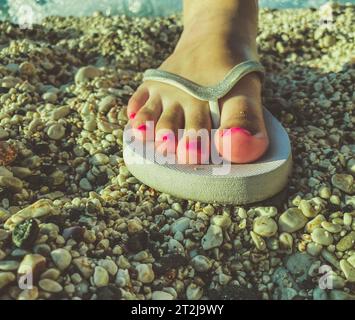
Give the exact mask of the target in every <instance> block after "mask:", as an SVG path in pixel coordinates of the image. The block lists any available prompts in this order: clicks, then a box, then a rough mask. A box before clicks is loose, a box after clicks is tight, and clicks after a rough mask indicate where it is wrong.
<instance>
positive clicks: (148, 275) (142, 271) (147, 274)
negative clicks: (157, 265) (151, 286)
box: [136, 263, 155, 283]
mask: <svg viewBox="0 0 355 320" xmlns="http://www.w3.org/2000/svg"><path fill="white" fill-rule="evenodd" d="M136 270H137V272H138V277H137V279H138V281H140V282H142V283H151V282H153V281H154V278H155V275H154V272H153V269H152V266H151V265H149V264H143V263H141V264H138V265H137V266H136Z"/></svg>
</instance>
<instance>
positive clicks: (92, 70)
mask: <svg viewBox="0 0 355 320" xmlns="http://www.w3.org/2000/svg"><path fill="white" fill-rule="evenodd" d="M101 75H102V71H101V70H100V69H98V68H96V67H94V66H86V67H82V68H80V69H79V70H78V71H77V73H76V75H75V83H76V84H80V83H85V82H88V81H90V80H92V79H94V78H96V77H99V76H101Z"/></svg>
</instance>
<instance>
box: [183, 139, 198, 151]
mask: <svg viewBox="0 0 355 320" xmlns="http://www.w3.org/2000/svg"><path fill="white" fill-rule="evenodd" d="M186 150H192V151H196V152H198V153H201V145H200V143H198V142H197V141H192V142H186Z"/></svg>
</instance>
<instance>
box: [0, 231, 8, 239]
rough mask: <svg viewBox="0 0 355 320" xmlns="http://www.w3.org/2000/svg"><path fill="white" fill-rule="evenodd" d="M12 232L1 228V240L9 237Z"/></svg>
mask: <svg viewBox="0 0 355 320" xmlns="http://www.w3.org/2000/svg"><path fill="white" fill-rule="evenodd" d="M9 236H10V233H9V232H8V231H6V230H3V229H0V241H4V240H6V239H7V238H9Z"/></svg>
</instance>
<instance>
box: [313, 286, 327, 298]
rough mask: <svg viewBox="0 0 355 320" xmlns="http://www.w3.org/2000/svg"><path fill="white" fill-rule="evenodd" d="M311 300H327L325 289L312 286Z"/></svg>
mask: <svg viewBox="0 0 355 320" xmlns="http://www.w3.org/2000/svg"><path fill="white" fill-rule="evenodd" d="M313 300H328V294H327V291H326V290H323V289H321V288H318V287H316V288H314V289H313Z"/></svg>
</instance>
